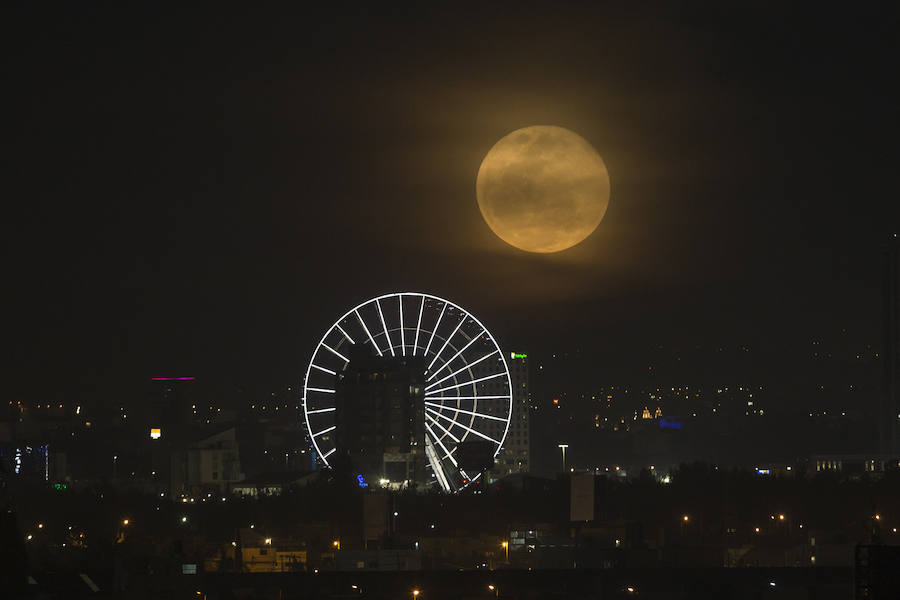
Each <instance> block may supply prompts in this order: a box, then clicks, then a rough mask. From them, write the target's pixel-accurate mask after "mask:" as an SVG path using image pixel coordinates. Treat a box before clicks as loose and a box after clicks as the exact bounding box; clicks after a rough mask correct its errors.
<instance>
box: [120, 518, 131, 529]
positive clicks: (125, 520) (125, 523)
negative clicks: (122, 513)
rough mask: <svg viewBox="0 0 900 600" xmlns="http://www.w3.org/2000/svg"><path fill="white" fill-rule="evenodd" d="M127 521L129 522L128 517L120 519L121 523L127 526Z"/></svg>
mask: <svg viewBox="0 0 900 600" xmlns="http://www.w3.org/2000/svg"><path fill="white" fill-rule="evenodd" d="M128 523H130V521H129V520H128V519H122V525H125V526H126V527H127V526H128Z"/></svg>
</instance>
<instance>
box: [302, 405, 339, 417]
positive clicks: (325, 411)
mask: <svg viewBox="0 0 900 600" xmlns="http://www.w3.org/2000/svg"><path fill="white" fill-rule="evenodd" d="M334 411H335V408H334V407H333V406H332V407H331V408H319V409H316V410H308V411H306V414H308V415H317V414H319V413H327V412H334Z"/></svg>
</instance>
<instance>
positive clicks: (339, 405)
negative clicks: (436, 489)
mask: <svg viewBox="0 0 900 600" xmlns="http://www.w3.org/2000/svg"><path fill="white" fill-rule="evenodd" d="M424 374H425V363H424V358H423V357H409V356H398V357H387V356H371V355H369V354H366V353H365V351H364V350H362V349H360V350H357V347H355V346H354V348H353V351H351V353H350V363H349V364H348V365H347V368H346V369H345V371H344V372H343V373H342V374H341V375H339V379H338V381H337V387H336V391H335V425H336V430H335V446H336V448H337V450H336V455H335V459H334V463H333V464H334V465H335V467H336V468H338V469H341V468H344V469H351V470H352V471H353V474H356V475H361V476H362V477H363V479H362V480H361V481H360V484H362V483H363V482H364V481H366V480H369V481H378V480H380V479H388V480H390V481H395V482H396V481H399V482H409V484H410V485H414V486H417V487H418V486H422V485H424V484H425V481H426V479H425V477H426V473H425V461H426V458H425V412H424V411H425V375H424Z"/></svg>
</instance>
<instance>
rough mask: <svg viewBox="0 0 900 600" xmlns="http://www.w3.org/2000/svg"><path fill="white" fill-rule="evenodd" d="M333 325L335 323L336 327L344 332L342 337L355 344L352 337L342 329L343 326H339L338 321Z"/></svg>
mask: <svg viewBox="0 0 900 600" xmlns="http://www.w3.org/2000/svg"><path fill="white" fill-rule="evenodd" d="M335 325H336V326H337V328H338V329H339V330H340V331H341V333H343V334H344V337H345V338H347V339H348V340H350V343H351V344H355V343H356V342H354V341H353V338H352V337H350V336H349V335H347V332H346V331H344V328H343V327H341V325H340V323H335Z"/></svg>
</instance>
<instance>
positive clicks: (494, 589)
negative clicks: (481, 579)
mask: <svg viewBox="0 0 900 600" xmlns="http://www.w3.org/2000/svg"><path fill="white" fill-rule="evenodd" d="M488 589H489V590H490V591H492V592H494V597H495V598H499V597H500V588H499V587H497V586H496V585H494V584H493V583H491V584H489V585H488Z"/></svg>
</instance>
